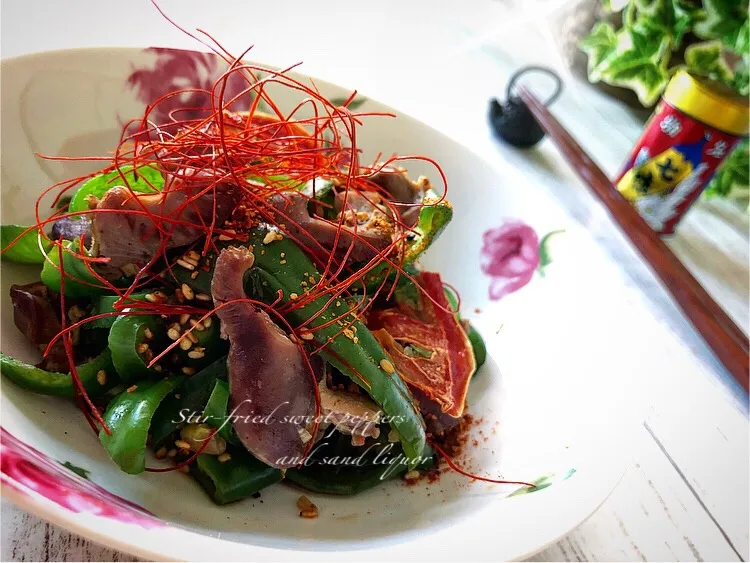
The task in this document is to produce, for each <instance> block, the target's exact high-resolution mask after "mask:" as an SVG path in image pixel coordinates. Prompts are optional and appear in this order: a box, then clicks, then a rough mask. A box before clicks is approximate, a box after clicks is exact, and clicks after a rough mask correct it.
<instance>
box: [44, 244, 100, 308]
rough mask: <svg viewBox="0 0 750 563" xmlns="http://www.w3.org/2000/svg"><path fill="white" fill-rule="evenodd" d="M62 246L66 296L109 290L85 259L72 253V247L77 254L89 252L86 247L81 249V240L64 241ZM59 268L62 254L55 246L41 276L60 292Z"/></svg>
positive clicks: (47, 283) (82, 295)
mask: <svg viewBox="0 0 750 563" xmlns="http://www.w3.org/2000/svg"><path fill="white" fill-rule="evenodd" d="M62 246H63V252H62V258H63V266H64V268H65V296H66V297H91V296H92V295H100V294H102V293H106V292H108V291H109V288H108V287H106V286H104V285H102V282H100V281H99V280H98V279H96V277H94V275H93V274H92V273H91V272H90V271H89V269H88V268H87V267H86V263H85V262H84V261H83V260H81V259H80V258H78V257H77V256H74V255H73V254H71V252H70V250H71V249H72V250H73V251H74V252H76V253H77V254H87V251H86V250H85V249H84V250H83V251H81V243H80V241H79V240H75V241H72V240H65V241H62ZM59 268H60V254H59V252H58V249H57V248H55V249H53V250H52V251H51V252H49V254H47V259H46V260H45V261H44V266H42V273H41V276H40V278H41V280H42V283H43V284H44V285H46V286H47V287H48V288H50V289H51V290H52V291H54V292H55V293H60V270H59ZM76 280H81V281H76ZM81 282H86V283H81ZM89 284H90V285H89Z"/></svg>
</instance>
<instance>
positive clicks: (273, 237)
mask: <svg viewBox="0 0 750 563" xmlns="http://www.w3.org/2000/svg"><path fill="white" fill-rule="evenodd" d="M275 240H276V233H274V232H273V231H268V232H267V233H266V236H264V237H263V244H271V243H272V242H273V241H275Z"/></svg>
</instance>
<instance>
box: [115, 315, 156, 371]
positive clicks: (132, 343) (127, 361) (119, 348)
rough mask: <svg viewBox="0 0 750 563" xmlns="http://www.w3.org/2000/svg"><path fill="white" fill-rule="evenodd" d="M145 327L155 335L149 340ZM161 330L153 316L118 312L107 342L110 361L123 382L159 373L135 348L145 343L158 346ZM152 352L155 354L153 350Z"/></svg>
mask: <svg viewBox="0 0 750 563" xmlns="http://www.w3.org/2000/svg"><path fill="white" fill-rule="evenodd" d="M146 329H148V330H150V331H151V333H152V334H153V335H154V336H153V339H152V340H150V341H148V342H147V339H146ZM163 332H164V331H163V326H162V324H161V322H160V321H159V319H158V318H157V317H156V316H154V315H121V316H119V317H117V318H116V319H115V321H114V322H113V323H112V328H111V329H110V331H109V339H108V342H109V349H110V350H112V363H113V364H114V365H115V369H116V370H117V373H119V374H120V378H121V379H122V380H123V381H124V382H126V383H130V382H133V381H136V380H138V379H142V378H144V377H152V376H159V373H158V372H157V371H155V370H154V369H153V368H149V367H148V361H146V359H145V358H144V357H143V355H142V354H141V353H140V352H138V347H139V346H140V345H141V344H144V343H148V344H149V346H151V345H157V344H158V342H159V340H160V336H161V335H163ZM153 352H154V355H155V354H156V350H154V351H153Z"/></svg>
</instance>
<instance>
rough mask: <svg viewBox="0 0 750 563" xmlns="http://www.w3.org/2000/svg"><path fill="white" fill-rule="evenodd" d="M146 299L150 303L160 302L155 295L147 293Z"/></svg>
mask: <svg viewBox="0 0 750 563" xmlns="http://www.w3.org/2000/svg"><path fill="white" fill-rule="evenodd" d="M145 297H146V301H148V302H149V303H158V302H159V298H158V297H157V296H156V295H155V294H154V293H147V294H146V296H145Z"/></svg>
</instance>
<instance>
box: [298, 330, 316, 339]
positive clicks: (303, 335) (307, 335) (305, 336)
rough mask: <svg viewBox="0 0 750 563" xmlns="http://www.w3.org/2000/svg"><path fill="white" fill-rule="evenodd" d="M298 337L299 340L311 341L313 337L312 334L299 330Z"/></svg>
mask: <svg viewBox="0 0 750 563" xmlns="http://www.w3.org/2000/svg"><path fill="white" fill-rule="evenodd" d="M299 337H300V338H301V339H302V340H312V339H313V335H312V332H310V331H308V330H301V331H300V332H299Z"/></svg>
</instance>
